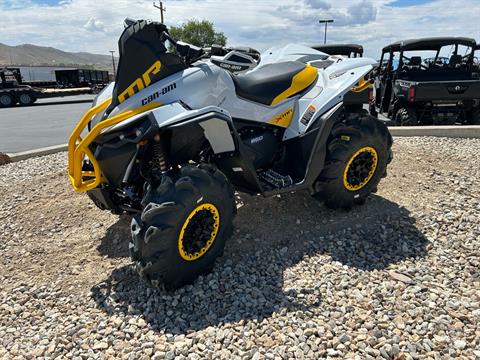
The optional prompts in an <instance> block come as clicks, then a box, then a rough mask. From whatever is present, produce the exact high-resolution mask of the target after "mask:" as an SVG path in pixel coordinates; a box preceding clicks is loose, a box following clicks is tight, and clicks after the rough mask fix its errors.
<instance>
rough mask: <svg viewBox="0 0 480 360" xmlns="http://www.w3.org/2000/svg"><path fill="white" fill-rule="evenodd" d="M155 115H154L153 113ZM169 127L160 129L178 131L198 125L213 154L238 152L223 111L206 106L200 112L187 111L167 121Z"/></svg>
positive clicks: (230, 123)
mask: <svg viewBox="0 0 480 360" xmlns="http://www.w3.org/2000/svg"><path fill="white" fill-rule="evenodd" d="M154 114H155V113H154ZM168 123H169V124H170V125H167V126H165V127H162V126H161V125H160V129H172V130H174V129H179V128H181V127H185V126H188V125H192V124H198V125H200V127H201V128H202V129H203V133H204V135H205V138H206V139H207V140H208V142H209V144H210V146H211V148H212V150H213V152H214V153H215V154H222V153H229V152H234V151H236V150H238V140H237V137H236V136H235V135H236V132H235V127H234V126H233V121H232V118H231V116H230V114H228V113H227V112H226V111H225V110H223V109H221V108H218V107H215V106H208V107H206V108H203V109H200V110H189V111H186V112H185V113H184V114H181V115H180V116H175V117H174V118H173V119H171V120H170V121H168Z"/></svg>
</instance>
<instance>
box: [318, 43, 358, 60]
mask: <svg viewBox="0 0 480 360" xmlns="http://www.w3.org/2000/svg"><path fill="white" fill-rule="evenodd" d="M312 49H315V50H318V51H321V52H323V53H325V54H328V55H341V56H346V57H349V58H356V57H362V56H363V46H362V45H358V44H322V45H313V46H312Z"/></svg>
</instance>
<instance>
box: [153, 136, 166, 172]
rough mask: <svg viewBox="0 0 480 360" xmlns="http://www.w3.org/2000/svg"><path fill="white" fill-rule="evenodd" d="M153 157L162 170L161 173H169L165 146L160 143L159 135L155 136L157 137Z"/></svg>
mask: <svg viewBox="0 0 480 360" xmlns="http://www.w3.org/2000/svg"><path fill="white" fill-rule="evenodd" d="M153 156H154V159H155V162H156V163H157V165H158V167H159V168H160V170H161V171H167V169H168V166H167V160H166V156H165V151H164V149H163V145H162V143H161V142H160V135H159V134H157V135H155V137H154V143H153Z"/></svg>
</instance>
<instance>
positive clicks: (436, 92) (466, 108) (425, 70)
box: [370, 37, 480, 125]
mask: <svg viewBox="0 0 480 360" xmlns="http://www.w3.org/2000/svg"><path fill="white" fill-rule="evenodd" d="M476 46H477V45H476V42H475V40H474V39H470V38H464V37H436V38H424V39H415V40H405V41H398V42H395V43H393V44H391V45H388V46H386V47H384V48H383V51H382V57H381V59H380V63H379V64H380V65H379V66H378V67H377V69H376V70H375V71H374V79H375V101H374V102H373V104H372V105H371V107H370V111H371V113H372V114H376V113H377V112H379V113H382V114H384V115H385V116H387V117H388V118H390V119H391V120H392V124H394V125H429V124H433V125H451V124H455V123H464V124H478V123H480V119H479V114H480V113H479V109H480V106H479V99H480V79H479V78H478V76H477V75H476V73H475V71H474V49H475V47H476ZM445 51H447V52H448V53H449V56H448V61H446V60H445V58H444V57H445V56H442V53H444V52H445ZM425 52H427V53H430V55H431V54H432V53H433V54H434V56H433V57H432V56H430V57H428V58H427V59H425V58H422V56H421V55H422V54H424V53H425ZM425 60H427V61H425Z"/></svg>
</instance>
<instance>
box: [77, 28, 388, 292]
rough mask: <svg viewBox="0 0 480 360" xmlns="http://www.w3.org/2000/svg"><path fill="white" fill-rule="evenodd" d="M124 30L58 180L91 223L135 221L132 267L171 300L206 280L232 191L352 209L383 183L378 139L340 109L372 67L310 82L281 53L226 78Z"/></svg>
mask: <svg viewBox="0 0 480 360" xmlns="http://www.w3.org/2000/svg"><path fill="white" fill-rule="evenodd" d="M127 25H128V26H127V27H126V29H125V30H124V32H123V34H122V36H121V37H120V40H119V52H120V60H119V65H118V71H117V76H116V81H115V83H113V84H111V85H110V86H109V87H108V88H106V89H105V91H103V93H101V94H100V95H99V96H98V97H97V99H96V100H95V101H94V106H93V107H92V108H91V109H90V110H89V111H88V112H87V113H86V114H85V115H84V116H83V117H82V119H81V120H80V122H79V124H78V125H77V126H76V128H75V130H74V131H73V133H72V135H71V137H70V140H69V144H68V150H69V175H70V179H71V182H72V184H73V187H74V188H75V190H76V191H78V192H87V193H88V195H89V196H90V198H91V199H92V200H93V201H94V202H95V204H96V205H97V206H98V207H100V208H101V209H108V210H111V211H113V212H114V213H117V214H119V213H124V212H126V213H131V214H134V217H133V220H132V225H131V231H132V241H131V243H130V250H131V257H132V259H133V260H134V261H135V262H136V268H137V270H138V272H139V273H140V274H141V275H142V276H143V277H144V278H145V279H146V280H147V281H149V282H150V283H151V284H153V285H155V286H165V287H167V288H170V289H172V288H177V287H179V286H182V285H183V284H185V283H188V282H192V281H193V280H194V279H195V278H196V277H197V276H198V275H200V274H202V273H205V272H208V271H209V270H211V269H212V267H213V265H214V262H215V259H216V258H217V257H218V256H219V255H221V254H222V253H223V248H224V246H225V241H226V239H227V238H228V237H229V236H230V235H231V233H232V220H233V217H234V215H235V213H236V205H235V198H234V191H235V189H236V190H238V191H242V192H246V193H250V194H262V195H263V196H272V195H275V194H280V193H285V192H292V191H298V190H308V191H310V193H311V194H312V195H313V196H315V197H316V198H318V199H319V200H321V201H324V202H325V203H326V204H327V205H328V206H330V207H333V208H350V207H351V206H353V205H355V204H360V203H362V202H363V201H364V200H365V198H366V197H367V196H368V195H369V194H370V193H371V192H374V191H375V190H376V188H377V185H378V183H379V181H380V179H381V178H382V177H383V176H385V175H386V167H387V164H388V162H389V161H390V160H391V150H390V149H391V145H392V138H391V136H390V134H389V132H388V130H387V128H386V127H385V126H384V125H383V124H382V123H381V122H379V121H378V120H376V119H375V118H373V117H371V116H369V115H367V114H366V112H364V111H360V112H359V111H357V110H353V111H352V110H351V109H350V108H349V107H348V106H345V105H344V104H343V102H342V98H343V95H344V94H345V93H347V92H348V91H350V90H351V89H352V87H353V88H354V89H355V91H363V90H364V89H366V88H367V87H368V86H369V83H368V82H367V81H365V79H364V77H365V76H366V75H367V74H368V73H369V71H371V69H372V67H373V65H374V64H375V62H374V61H373V60H370V59H366V58H361V59H347V60H345V61H342V62H340V63H338V64H332V65H331V66H329V67H327V68H326V69H322V70H318V68H317V67H315V59H318V55H319V54H321V53H319V52H317V51H315V50H313V49H311V48H308V47H302V46H290V47H286V48H284V49H283V50H281V51H279V54H277V55H278V59H279V61H278V62H273V61H272V59H273V57H274V56H275V54H272V53H270V54H263V55H262V56H264V55H265V56H264V57H265V58H270V61H266V64H265V65H261V66H258V67H255V69H254V70H252V71H249V72H246V73H243V74H239V75H235V74H233V73H232V72H230V71H227V70H225V69H222V68H221V67H219V66H217V65H215V64H214V63H211V62H210V61H208V59H205V58H204V57H205V52H204V51H203V49H201V48H197V47H194V46H191V45H188V44H185V43H182V42H175V40H173V39H172V38H171V37H170V35H169V34H168V32H167V29H166V27H165V26H164V25H162V24H159V23H153V22H147V21H143V20H142V21H136V22H131V21H129V22H128V23H127ZM167 41H168V42H169V43H170V44H173V45H170V46H171V48H173V49H174V50H175V51H174V52H169V51H167V47H166V46H165V43H166V42H167ZM285 57H287V58H290V60H289V61H280V59H282V58H285ZM292 58H296V60H292ZM87 127H88V131H87V130H86V128H87Z"/></svg>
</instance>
